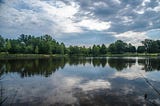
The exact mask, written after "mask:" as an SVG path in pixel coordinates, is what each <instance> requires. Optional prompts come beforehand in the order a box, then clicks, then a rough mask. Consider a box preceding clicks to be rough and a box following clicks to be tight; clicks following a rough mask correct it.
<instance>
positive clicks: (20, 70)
mask: <svg viewBox="0 0 160 106" xmlns="http://www.w3.org/2000/svg"><path fill="white" fill-rule="evenodd" d="M0 78H1V79H0V86H1V88H0V93H1V99H0V100H1V101H2V102H3V103H2V105H4V106H10V105H11V106H117V105H118V106H132V105H133V106H138V105H139V106H158V105H160V93H159V92H160V59H157V58H152V59H151V58H140V57H139V58H137V57H134V58H53V59H28V60H26V59H19V60H0Z"/></svg>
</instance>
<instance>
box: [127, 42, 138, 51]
mask: <svg viewBox="0 0 160 106" xmlns="http://www.w3.org/2000/svg"><path fill="white" fill-rule="evenodd" d="M126 52H130V53H135V52H136V47H135V46H133V45H132V44H131V43H129V44H128V47H127V51H126Z"/></svg>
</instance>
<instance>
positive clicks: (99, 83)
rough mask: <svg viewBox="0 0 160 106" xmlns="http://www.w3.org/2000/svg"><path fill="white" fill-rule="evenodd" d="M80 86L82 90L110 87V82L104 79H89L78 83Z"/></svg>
mask: <svg viewBox="0 0 160 106" xmlns="http://www.w3.org/2000/svg"><path fill="white" fill-rule="evenodd" d="M79 87H80V88H82V90H83V91H90V90H96V89H110V88H111V83H110V82H108V81H106V80H101V79H98V80H96V81H92V80H91V81H89V82H87V83H84V84H81V85H79Z"/></svg>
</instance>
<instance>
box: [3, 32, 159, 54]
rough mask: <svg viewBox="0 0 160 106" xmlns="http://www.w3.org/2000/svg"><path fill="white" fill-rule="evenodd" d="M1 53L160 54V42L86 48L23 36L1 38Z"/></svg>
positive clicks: (112, 44)
mask: <svg viewBox="0 0 160 106" xmlns="http://www.w3.org/2000/svg"><path fill="white" fill-rule="evenodd" d="M0 52H7V53H11V54H16V53H22V54H62V55H64V54H68V55H85V56H99V55H105V54H107V53H111V54H123V53H160V40H156V41H155V40H151V39H145V40H144V41H142V46H138V47H137V49H136V47H135V46H133V45H132V44H131V43H129V44H127V43H126V42H124V41H122V40H117V41H116V42H114V43H111V44H110V45H109V46H108V47H106V45H105V44H102V45H93V46H92V47H85V46H69V47H66V46H65V45H64V43H59V42H57V41H56V40H55V39H53V38H52V37H51V36H50V35H44V36H40V37H35V36H31V35H24V34H21V35H20V36H19V37H18V38H17V39H4V38H3V37H2V36H0Z"/></svg>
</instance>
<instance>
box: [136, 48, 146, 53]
mask: <svg viewBox="0 0 160 106" xmlns="http://www.w3.org/2000/svg"><path fill="white" fill-rule="evenodd" d="M137 53H145V47H144V46H138V48H137Z"/></svg>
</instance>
